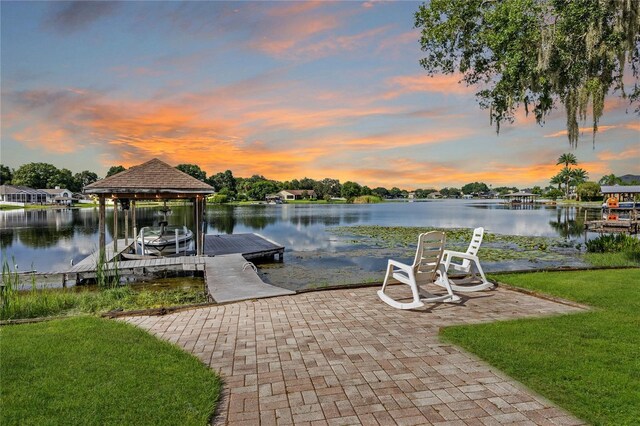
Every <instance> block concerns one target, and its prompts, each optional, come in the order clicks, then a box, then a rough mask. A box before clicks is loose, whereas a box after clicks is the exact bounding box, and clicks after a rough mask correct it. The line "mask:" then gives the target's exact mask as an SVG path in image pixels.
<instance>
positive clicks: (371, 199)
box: [353, 195, 382, 204]
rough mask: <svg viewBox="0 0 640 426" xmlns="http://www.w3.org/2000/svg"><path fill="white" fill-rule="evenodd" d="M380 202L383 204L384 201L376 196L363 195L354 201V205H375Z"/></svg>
mask: <svg viewBox="0 0 640 426" xmlns="http://www.w3.org/2000/svg"><path fill="white" fill-rule="evenodd" d="M380 202H382V199H381V198H380V197H376V196H375V195H361V196H359V197H356V198H354V199H353V204H374V203H380Z"/></svg>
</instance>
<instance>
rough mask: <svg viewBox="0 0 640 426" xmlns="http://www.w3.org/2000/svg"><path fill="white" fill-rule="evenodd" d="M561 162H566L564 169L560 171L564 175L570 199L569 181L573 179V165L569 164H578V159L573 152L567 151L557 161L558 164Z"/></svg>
mask: <svg viewBox="0 0 640 426" xmlns="http://www.w3.org/2000/svg"><path fill="white" fill-rule="evenodd" d="M560 164H564V169H562V171H561V172H560V175H562V177H563V178H564V185H565V189H566V193H567V199H568V198H569V181H570V180H571V167H569V164H572V165H574V166H576V165H578V159H577V158H576V156H575V155H573V154H572V153H570V152H566V153H564V154H562V155H561V156H560V157H558V162H557V163H556V166H557V165H560Z"/></svg>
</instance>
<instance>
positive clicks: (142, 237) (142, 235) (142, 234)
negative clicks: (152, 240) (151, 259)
mask: <svg viewBox="0 0 640 426" xmlns="http://www.w3.org/2000/svg"><path fill="white" fill-rule="evenodd" d="M140 242H141V244H142V248H141V251H140V254H141V255H144V228H142V229H141V230H140Z"/></svg>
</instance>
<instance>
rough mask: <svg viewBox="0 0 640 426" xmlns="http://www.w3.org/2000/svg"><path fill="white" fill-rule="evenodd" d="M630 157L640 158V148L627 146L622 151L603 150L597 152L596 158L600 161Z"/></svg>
mask: <svg viewBox="0 0 640 426" xmlns="http://www.w3.org/2000/svg"><path fill="white" fill-rule="evenodd" d="M630 158H640V148H637V147H636V148H629V149H626V150H624V151H622V152H611V151H603V152H601V153H599V154H598V160H601V161H617V160H628V159H630Z"/></svg>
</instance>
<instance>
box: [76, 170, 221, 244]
mask: <svg viewBox="0 0 640 426" xmlns="http://www.w3.org/2000/svg"><path fill="white" fill-rule="evenodd" d="M214 192H215V190H214V189H213V187H212V186H210V185H207V184H206V183H204V182H202V181H199V180H198V179H196V178H194V177H192V176H189V175H188V174H186V173H183V172H181V171H180V170H178V169H176V168H175V167H172V166H170V165H169V164H167V163H165V162H163V161H160V160H158V159H157V158H154V159H153V160H150V161H147V162H146V163H144V164H140V165H139V166H134V167H131V168H130V169H128V170H125V171H123V172H120V173H117V174H115V175H113V176H109V177H107V178H104V179H102V180H99V181H97V182H94V183H92V184H90V185H87V186H85V188H84V193H85V194H94V195H97V196H98V200H99V206H100V207H99V209H100V216H99V232H100V243H99V247H100V251H101V252H102V253H104V252H105V246H106V241H105V199H106V198H111V199H113V204H114V215H113V217H114V236H113V240H114V244H117V241H118V204H120V207H121V209H122V210H123V211H124V212H125V236H127V235H128V234H127V233H128V217H129V208H131V211H132V222H133V223H132V226H133V229H134V235H133V237H134V238H135V232H136V231H135V230H136V229H137V228H136V214H135V211H136V210H135V204H136V201H137V200H155V201H161V200H176V199H179V200H184V199H188V200H191V201H192V202H193V207H194V217H195V223H196V224H197V229H195V230H194V236H195V239H196V254H198V255H200V254H202V253H203V239H204V238H203V232H202V219H203V214H204V210H205V203H206V197H207V195H210V194H213V193H214ZM115 248H116V250H117V246H116V247H115Z"/></svg>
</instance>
